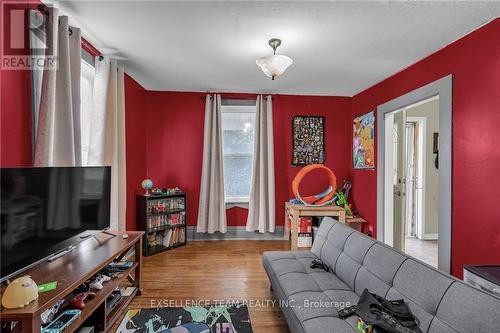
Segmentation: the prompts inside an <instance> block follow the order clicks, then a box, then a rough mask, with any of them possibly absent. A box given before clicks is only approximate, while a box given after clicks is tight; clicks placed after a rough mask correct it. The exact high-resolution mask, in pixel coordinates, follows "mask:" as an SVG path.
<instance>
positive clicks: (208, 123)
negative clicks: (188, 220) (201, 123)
mask: <svg viewBox="0 0 500 333" xmlns="http://www.w3.org/2000/svg"><path fill="white" fill-rule="evenodd" d="M221 118H222V114H221V96H220V95H214V96H213V97H212V96H210V95H207V98H206V102H205V129H204V137H203V169H202V175H201V186H200V187H201V190H200V205H199V209H198V225H197V228H196V231H197V232H208V233H214V232H216V231H219V232H222V233H225V232H226V228H227V223H226V207H225V202H224V175H223V154H222V119H221Z"/></svg>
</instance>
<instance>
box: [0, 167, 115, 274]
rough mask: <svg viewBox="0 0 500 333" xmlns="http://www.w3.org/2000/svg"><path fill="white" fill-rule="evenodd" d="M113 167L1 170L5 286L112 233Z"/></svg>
mask: <svg viewBox="0 0 500 333" xmlns="http://www.w3.org/2000/svg"><path fill="white" fill-rule="evenodd" d="M110 184H111V168H110V167H52V168H2V169H1V220H0V237H1V239H0V241H1V280H5V279H6V278H8V277H10V276H12V275H13V274H14V273H16V272H18V271H20V270H22V269H24V268H26V267H29V266H31V265H33V264H35V263H37V262H39V261H41V260H43V259H44V258H47V257H48V256H50V255H51V254H54V253H56V252H58V251H61V250H64V249H66V248H67V247H69V246H71V245H74V244H76V243H78V242H80V241H81V240H82V239H85V238H86V237H88V236H90V235H92V234H95V233H96V232H97V231H98V230H103V229H106V228H107V227H109V211H110V187H111V186H110Z"/></svg>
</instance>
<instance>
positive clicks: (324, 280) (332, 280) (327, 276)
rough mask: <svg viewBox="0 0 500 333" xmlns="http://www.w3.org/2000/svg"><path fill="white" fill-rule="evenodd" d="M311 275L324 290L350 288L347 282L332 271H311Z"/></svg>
mask: <svg viewBox="0 0 500 333" xmlns="http://www.w3.org/2000/svg"><path fill="white" fill-rule="evenodd" d="M310 276H311V277H312V278H313V279H314V280H315V281H316V284H317V285H318V286H319V288H320V289H321V290H323V291H325V290H329V289H343V290H350V288H349V286H348V285H347V284H345V283H344V282H343V281H342V280H341V279H340V278H339V277H338V276H336V275H335V274H332V273H330V272H325V271H323V272H314V273H310Z"/></svg>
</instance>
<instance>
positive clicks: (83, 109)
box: [80, 59, 95, 165]
mask: <svg viewBox="0 0 500 333" xmlns="http://www.w3.org/2000/svg"><path fill="white" fill-rule="evenodd" d="M94 77H95V68H94V66H93V65H91V64H90V63H89V62H87V61H86V60H85V59H82V64H81V74H80V130H81V140H82V141H81V145H82V165H87V157H88V151H89V140H90V122H91V117H92V94H93V90H94Z"/></svg>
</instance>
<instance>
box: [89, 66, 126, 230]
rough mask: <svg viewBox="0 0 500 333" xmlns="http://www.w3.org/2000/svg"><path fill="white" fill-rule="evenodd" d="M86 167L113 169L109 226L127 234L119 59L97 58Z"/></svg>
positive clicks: (121, 82) (122, 72)
mask: <svg viewBox="0 0 500 333" xmlns="http://www.w3.org/2000/svg"><path fill="white" fill-rule="evenodd" d="M95 70H96V74H95V78H94V91H93V106H92V116H91V124H90V136H89V137H90V142H89V151H88V157H87V164H88V165H94V166H101V165H104V166H111V211H110V225H111V229H114V230H125V213H126V159H125V158H126V156H125V86H124V70H123V67H122V66H118V64H117V61H116V59H110V58H109V57H96V60H95Z"/></svg>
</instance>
